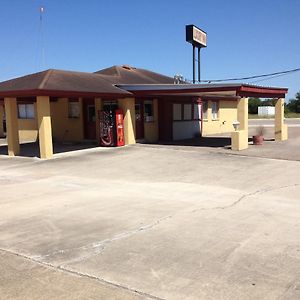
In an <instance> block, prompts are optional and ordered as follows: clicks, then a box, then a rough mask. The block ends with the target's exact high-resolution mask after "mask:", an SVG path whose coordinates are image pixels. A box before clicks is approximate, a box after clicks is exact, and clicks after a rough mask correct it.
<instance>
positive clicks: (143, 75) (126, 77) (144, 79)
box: [95, 65, 174, 84]
mask: <svg viewBox="0 0 300 300" xmlns="http://www.w3.org/2000/svg"><path fill="white" fill-rule="evenodd" d="M95 74H99V75H102V76H103V78H105V79H106V80H107V81H109V82H111V83H112V84H173V83H174V78H172V77H168V76H165V75H162V74H159V73H155V72H152V71H149V70H145V69H139V68H135V67H131V66H128V65H122V66H113V67H110V68H107V69H103V70H100V71H97V72H95Z"/></svg>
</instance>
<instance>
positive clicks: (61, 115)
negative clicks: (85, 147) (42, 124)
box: [51, 98, 84, 142]
mask: <svg viewBox="0 0 300 300" xmlns="http://www.w3.org/2000/svg"><path fill="white" fill-rule="evenodd" d="M79 103H80V117H79V118H69V117H68V115H69V105H68V99H67V98H60V99H58V100H57V101H56V102H51V118H52V135H53V138H54V140H56V141H58V142H65V141H74V142H76V141H82V140H83V138H84V132H83V128H84V127H83V110H82V100H81V99H79Z"/></svg>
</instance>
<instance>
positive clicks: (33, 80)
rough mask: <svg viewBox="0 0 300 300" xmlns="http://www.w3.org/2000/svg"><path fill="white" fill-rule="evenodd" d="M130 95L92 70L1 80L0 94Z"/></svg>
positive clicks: (37, 74) (49, 72) (0, 95)
mask: <svg viewBox="0 0 300 300" xmlns="http://www.w3.org/2000/svg"><path fill="white" fill-rule="evenodd" d="M39 95H45V96H65V95H68V96H70V95H74V96H95V97H96V96H99V97H101V96H121V97H122V96H130V95H132V94H131V93H130V92H127V91H125V90H122V89H120V88H117V87H115V86H114V85H113V84H111V83H110V82H109V81H107V80H105V79H104V78H103V77H102V76H99V75H97V74H94V73H84V72H74V71H62V70H54V69H50V70H46V71H43V72H39V73H35V74H30V75H27V76H23V77H19V78H15V79H11V80H7V81H4V82H1V83H0V97H14V96H39Z"/></svg>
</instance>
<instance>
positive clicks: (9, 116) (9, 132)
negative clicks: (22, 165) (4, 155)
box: [4, 98, 20, 156]
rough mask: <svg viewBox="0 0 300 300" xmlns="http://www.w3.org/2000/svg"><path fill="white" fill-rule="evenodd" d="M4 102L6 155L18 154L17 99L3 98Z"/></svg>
mask: <svg viewBox="0 0 300 300" xmlns="http://www.w3.org/2000/svg"><path fill="white" fill-rule="evenodd" d="M4 103H5V115H6V137H7V149H8V155H9V156H15V155H19V154H20V142H19V128H18V108H17V99H16V98H4Z"/></svg>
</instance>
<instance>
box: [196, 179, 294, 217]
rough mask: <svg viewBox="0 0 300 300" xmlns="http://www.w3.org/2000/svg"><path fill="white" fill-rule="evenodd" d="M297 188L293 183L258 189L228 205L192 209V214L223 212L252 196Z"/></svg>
mask: <svg viewBox="0 0 300 300" xmlns="http://www.w3.org/2000/svg"><path fill="white" fill-rule="evenodd" d="M297 186H300V184H299V183H294V184H289V185H283V186H279V187H272V188H264V189H259V190H256V191H254V192H251V193H247V194H244V195H242V196H241V197H239V198H238V199H237V200H236V201H234V202H232V203H230V204H228V205H224V206H215V207H210V208H199V209H194V210H193V211H192V212H197V211H201V210H224V209H228V208H232V207H234V206H236V205H237V204H239V203H240V202H242V201H243V200H245V199H246V198H248V197H252V196H254V195H258V194H260V195H262V194H265V193H268V192H272V191H276V190H282V189H285V188H290V187H297Z"/></svg>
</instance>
